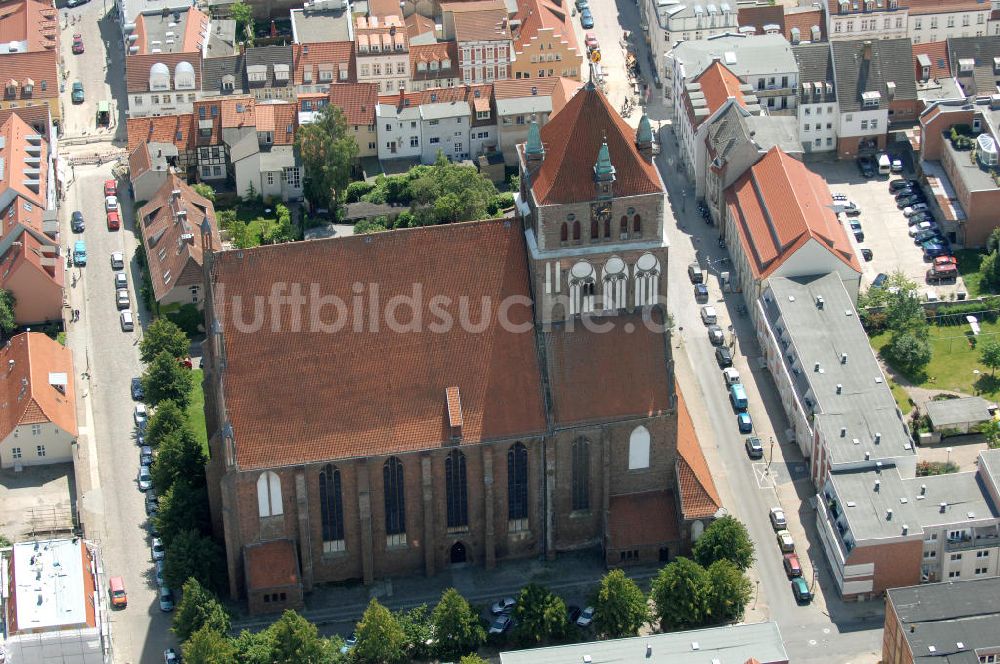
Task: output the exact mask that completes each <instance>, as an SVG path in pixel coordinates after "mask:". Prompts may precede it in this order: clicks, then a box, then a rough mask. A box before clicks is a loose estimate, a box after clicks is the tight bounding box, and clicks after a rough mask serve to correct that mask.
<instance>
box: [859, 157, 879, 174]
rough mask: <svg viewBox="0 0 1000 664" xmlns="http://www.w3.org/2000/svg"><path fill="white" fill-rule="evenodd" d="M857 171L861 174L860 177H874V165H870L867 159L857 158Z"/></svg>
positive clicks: (870, 162) (870, 161) (869, 160)
mask: <svg viewBox="0 0 1000 664" xmlns="http://www.w3.org/2000/svg"><path fill="white" fill-rule="evenodd" d="M858 170H859V171H860V172H861V175H862V177H866V178H873V177H875V165H874V164H872V160H871V159H869V158H868V157H859V158H858Z"/></svg>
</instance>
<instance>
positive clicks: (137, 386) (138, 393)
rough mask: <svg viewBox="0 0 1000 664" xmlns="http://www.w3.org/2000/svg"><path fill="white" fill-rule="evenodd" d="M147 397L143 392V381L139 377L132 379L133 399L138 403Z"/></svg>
mask: <svg viewBox="0 0 1000 664" xmlns="http://www.w3.org/2000/svg"><path fill="white" fill-rule="evenodd" d="M144 396H146V395H145V393H144V392H143V391H142V379H141V378H139V377H138V376H133V377H132V398H133V399H134V400H136V401H142V398H143V397H144Z"/></svg>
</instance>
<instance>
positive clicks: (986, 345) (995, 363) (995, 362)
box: [979, 337, 1000, 376]
mask: <svg viewBox="0 0 1000 664" xmlns="http://www.w3.org/2000/svg"><path fill="white" fill-rule="evenodd" d="M979 361H980V362H982V363H983V366H985V367H988V368H989V370H990V375H991V376H993V375H995V374H996V370H997V368H998V367H1000V339H998V338H996V337H990V338H989V339H987V340H986V341H984V342H983V343H982V344H980V346H979Z"/></svg>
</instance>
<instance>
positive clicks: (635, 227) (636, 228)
mask: <svg viewBox="0 0 1000 664" xmlns="http://www.w3.org/2000/svg"><path fill="white" fill-rule="evenodd" d="M632 232H633V233H641V232H642V217H640V216H639V215H635V216H634V217H632Z"/></svg>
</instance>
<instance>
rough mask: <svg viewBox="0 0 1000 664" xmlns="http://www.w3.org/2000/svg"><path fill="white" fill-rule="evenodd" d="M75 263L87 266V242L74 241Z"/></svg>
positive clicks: (78, 265) (79, 265)
mask: <svg viewBox="0 0 1000 664" xmlns="http://www.w3.org/2000/svg"><path fill="white" fill-rule="evenodd" d="M73 265H76V266H77V267H86V265H87V243H86V242H84V241H83V240H77V241H76V242H74V243H73Z"/></svg>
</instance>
